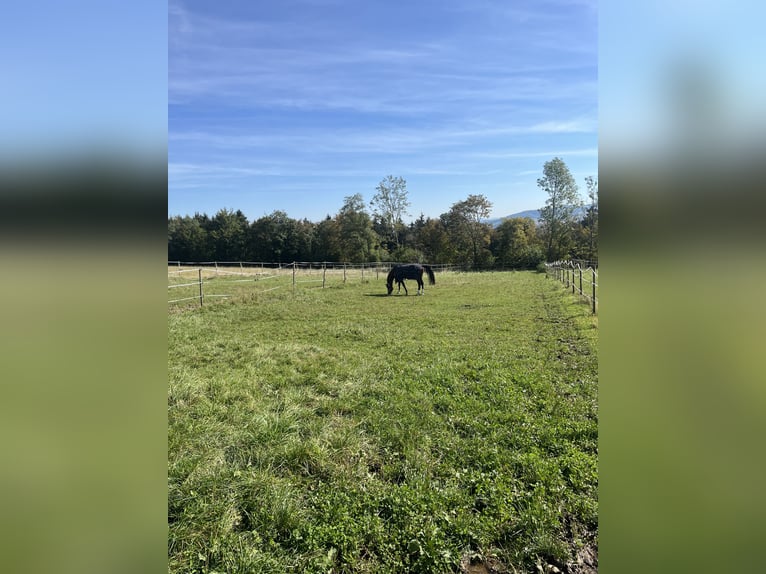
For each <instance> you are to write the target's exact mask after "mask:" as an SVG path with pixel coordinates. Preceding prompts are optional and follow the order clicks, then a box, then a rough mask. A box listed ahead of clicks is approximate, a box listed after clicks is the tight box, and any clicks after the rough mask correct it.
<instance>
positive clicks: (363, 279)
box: [362, 263, 364, 283]
mask: <svg viewBox="0 0 766 574" xmlns="http://www.w3.org/2000/svg"><path fill="white" fill-rule="evenodd" d="M362 283H364V263H362Z"/></svg>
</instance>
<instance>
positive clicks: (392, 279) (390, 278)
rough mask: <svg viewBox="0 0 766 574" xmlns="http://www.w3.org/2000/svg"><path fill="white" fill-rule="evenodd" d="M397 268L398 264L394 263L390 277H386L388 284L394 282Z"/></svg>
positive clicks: (389, 273)
mask: <svg viewBox="0 0 766 574" xmlns="http://www.w3.org/2000/svg"><path fill="white" fill-rule="evenodd" d="M395 269H396V265H394V266H393V267H392V268H391V271H389V272H388V277H386V283H387V284H388V285H391V284H392V283H393V282H394V270H395Z"/></svg>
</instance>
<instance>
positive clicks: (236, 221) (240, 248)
mask: <svg viewBox="0 0 766 574" xmlns="http://www.w3.org/2000/svg"><path fill="white" fill-rule="evenodd" d="M247 228H248V223H247V217H245V214H244V213H242V212H241V211H240V210H237V211H233V210H230V209H221V210H220V211H219V212H218V213H216V214H215V216H214V217H213V219H211V220H210V239H211V240H212V242H213V255H214V257H215V260H216V261H242V260H243V259H244V255H245V244H246V238H247Z"/></svg>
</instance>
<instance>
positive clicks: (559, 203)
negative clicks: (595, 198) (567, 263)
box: [537, 157, 582, 261]
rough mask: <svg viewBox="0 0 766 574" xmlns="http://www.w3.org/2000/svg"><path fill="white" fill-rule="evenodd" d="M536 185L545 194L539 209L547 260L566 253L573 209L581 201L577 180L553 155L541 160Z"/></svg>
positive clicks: (565, 255) (572, 219)
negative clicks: (550, 157)
mask: <svg viewBox="0 0 766 574" xmlns="http://www.w3.org/2000/svg"><path fill="white" fill-rule="evenodd" d="M537 185H538V186H539V187H540V189H542V190H543V191H544V192H545V193H547V194H548V199H547V200H546V202H545V206H544V207H542V208H541V209H540V221H541V222H542V231H543V237H544V238H545V242H546V257H547V258H548V261H554V260H556V259H560V258H562V257H567V256H568V251H569V245H568V244H569V242H570V241H571V230H572V223H573V222H574V214H575V210H576V209H577V208H578V207H580V205H581V204H582V202H581V200H580V197H579V195H578V193H577V183H575V180H574V177H572V174H571V173H570V171H569V168H568V167H567V164H566V163H564V161H563V160H562V159H561V158H558V157H556V158H553V159H552V160H550V161H547V162H545V165H544V166H543V177H541V178H540V179H538V180H537Z"/></svg>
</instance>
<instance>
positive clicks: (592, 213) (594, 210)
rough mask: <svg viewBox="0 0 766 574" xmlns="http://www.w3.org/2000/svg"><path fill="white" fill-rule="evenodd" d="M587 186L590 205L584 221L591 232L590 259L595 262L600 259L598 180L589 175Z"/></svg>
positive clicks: (586, 180) (586, 181) (589, 235)
mask: <svg viewBox="0 0 766 574" xmlns="http://www.w3.org/2000/svg"><path fill="white" fill-rule="evenodd" d="M585 186H586V188H587V189H588V199H589V200H590V205H589V206H588V211H587V212H586V215H585V219H584V220H583V225H584V226H585V227H587V228H588V231H589V233H588V238H589V239H590V242H589V247H590V249H589V250H588V259H590V260H591V261H593V260H596V259H598V180H597V179H596V178H595V177H593V176H592V175H589V176H588V177H586V178H585Z"/></svg>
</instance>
